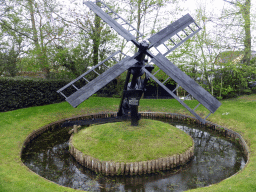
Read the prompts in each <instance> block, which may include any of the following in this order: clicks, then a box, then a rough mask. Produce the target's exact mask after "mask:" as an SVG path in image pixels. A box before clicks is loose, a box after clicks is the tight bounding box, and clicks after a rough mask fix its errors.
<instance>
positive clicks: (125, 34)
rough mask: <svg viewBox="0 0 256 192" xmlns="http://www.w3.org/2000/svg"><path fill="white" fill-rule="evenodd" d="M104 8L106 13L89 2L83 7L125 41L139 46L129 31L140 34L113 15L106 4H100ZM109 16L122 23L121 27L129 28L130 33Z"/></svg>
mask: <svg viewBox="0 0 256 192" xmlns="http://www.w3.org/2000/svg"><path fill="white" fill-rule="evenodd" d="M100 3H101V4H102V5H103V7H104V8H106V9H107V10H108V12H107V13H106V12H104V11H103V10H102V9H101V8H100V7H99V6H97V5H96V4H95V3H93V2H91V1H86V2H84V4H85V5H87V6H88V7H89V8H90V9H91V10H92V11H94V13H96V14H97V15H98V16H99V17H100V18H101V19H102V20H103V21H105V22H106V23H107V24H109V26H110V27H112V28H113V29H114V30H115V31H116V32H117V33H118V34H119V35H121V36H122V37H124V38H125V39H126V40H127V41H133V43H135V44H136V45H137V46H139V43H138V42H137V41H136V38H135V37H134V36H133V35H132V34H131V33H130V31H136V33H139V34H140V35H141V36H143V34H141V33H140V32H139V31H137V30H136V29H135V28H134V27H133V26H132V25H130V24H129V23H128V22H127V21H125V20H124V19H123V18H122V17H121V16H119V15H118V14H117V13H115V12H114V11H113V10H112V9H111V8H109V7H108V6H107V5H106V4H104V3H103V2H100ZM110 14H113V15H114V16H115V19H116V20H117V19H119V20H121V21H122V25H128V26H129V28H131V30H130V31H128V30H126V29H125V28H124V27H123V26H122V25H120V24H119V23H118V22H117V21H116V20H115V19H112V18H111V16H110Z"/></svg>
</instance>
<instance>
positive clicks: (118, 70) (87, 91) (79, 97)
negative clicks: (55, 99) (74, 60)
mask: <svg viewBox="0 0 256 192" xmlns="http://www.w3.org/2000/svg"><path fill="white" fill-rule="evenodd" d="M136 62H137V60H135V59H134V58H133V57H129V56H127V57H126V58H124V59H123V60H122V61H120V62H118V63H117V64H115V65H114V66H113V67H111V68H109V69H108V70H106V71H105V72H104V73H102V74H101V75H99V76H98V77H96V78H95V79H93V80H92V81H90V82H89V83H88V84H86V85H85V86H83V87H81V88H80V89H77V91H76V92H74V93H73V94H72V95H70V96H69V97H66V101H67V102H69V103H70V105H72V106H73V107H77V106H78V105H79V104H80V103H82V102H83V101H85V100H86V99H88V98H89V97H90V96H92V95H93V94H95V93H96V92H97V91H98V90H100V89H101V88H102V87H104V86H105V85H107V84H108V83H109V82H111V81H112V80H114V79H115V78H116V77H118V76H119V75H121V74H122V73H123V72H124V71H126V70H127V69H128V68H130V67H131V66H133V65H134V64H136ZM70 84H71V83H69V84H68V85H70ZM72 85H73V84H72ZM66 86H67V85H66ZM63 90H64V89H63V88H62V89H60V90H58V92H61V91H63Z"/></svg>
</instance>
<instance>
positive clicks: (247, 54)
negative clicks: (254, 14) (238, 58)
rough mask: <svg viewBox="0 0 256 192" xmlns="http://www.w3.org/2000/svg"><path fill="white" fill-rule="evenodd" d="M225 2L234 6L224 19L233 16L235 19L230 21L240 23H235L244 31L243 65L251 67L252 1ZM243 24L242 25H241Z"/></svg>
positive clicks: (226, 0)
mask: <svg viewBox="0 0 256 192" xmlns="http://www.w3.org/2000/svg"><path fill="white" fill-rule="evenodd" d="M224 1H225V2H228V3H229V4H231V5H232V6H233V9H231V10H228V11H227V13H225V15H223V16H222V18H227V17H230V16H232V17H233V19H232V20H230V18H229V20H230V21H231V22H233V21H234V19H236V20H238V22H235V25H239V26H240V27H242V29H243V35H244V37H243V38H242V41H243V46H244V58H243V63H245V64H246V65H250V60H251V48H252V43H251V39H252V37H251V0H233V1H228V0H224ZM240 23H241V24H240ZM228 26H229V27H232V26H234V24H232V23H229V24H228Z"/></svg>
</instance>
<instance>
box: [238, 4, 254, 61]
mask: <svg viewBox="0 0 256 192" xmlns="http://www.w3.org/2000/svg"><path fill="white" fill-rule="evenodd" d="M241 12H242V16H243V19H244V32H245V38H244V58H243V63H245V64H246V65H250V60H251V49H252V42H251V38H252V37H251V19H250V16H251V0H246V1H245V3H244V5H241Z"/></svg>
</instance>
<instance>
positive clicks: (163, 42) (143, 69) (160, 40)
mask: <svg viewBox="0 0 256 192" xmlns="http://www.w3.org/2000/svg"><path fill="white" fill-rule="evenodd" d="M99 2H100V1H99ZM84 4H85V5H87V6H88V7H89V8H90V9H91V10H92V11H94V12H95V13H96V14H97V15H98V16H99V17H101V19H102V20H103V21H104V22H106V23H107V24H108V25H109V26H110V27H111V28H113V29H114V30H115V31H116V32H117V33H118V34H119V35H121V36H122V37H123V38H125V39H126V40H127V41H131V42H132V43H134V44H135V46H137V47H138V52H137V53H135V54H134V55H133V56H132V57H130V56H126V55H125V54H123V53H122V52H121V51H118V52H116V53H114V54H112V55H111V56H109V57H108V58H107V59H105V60H104V61H102V62H100V63H99V64H97V65H96V66H94V67H92V68H91V69H90V70H88V71H86V72H85V73H84V74H82V75H80V76H79V77H78V78H76V79H75V80H73V81H71V82H70V83H69V84H67V85H66V86H64V87H62V88H61V89H59V90H58V91H57V92H58V93H60V94H62V95H63V96H64V97H65V98H66V101H67V102H69V103H70V104H71V105H72V106H73V107H77V106H78V105H79V104H81V103H82V102H83V101H85V100H86V99H88V98H89V97H90V96H92V95H93V94H95V93H96V92H97V91H98V90H100V89H101V88H103V87H104V86H105V85H107V84H108V83H110V82H111V81H112V80H114V79H115V78H116V77H118V76H119V75H121V74H122V73H123V72H125V71H126V70H128V72H127V76H126V81H125V85H124V91H123V95H122V98H121V102H120V106H119V110H118V113H117V116H118V117H127V116H130V115H131V124H132V125H135V126H136V125H138V120H139V118H140V116H139V114H138V105H139V100H140V98H141V96H142V94H143V92H144V91H145V86H146V84H147V81H148V80H149V78H151V79H153V80H154V81H155V82H156V83H158V85H159V86H161V87H162V88H163V89H164V90H165V91H166V92H168V93H169V94H170V95H171V96H172V97H173V98H175V99H176V100H177V101H179V103H181V104H182V105H183V106H184V107H185V108H186V109H187V110H188V111H190V112H191V113H192V114H193V115H194V116H195V117H196V118H197V119H198V120H199V121H200V122H201V123H203V124H204V123H205V120H206V118H207V117H208V116H209V115H210V114H211V113H214V112H215V111H216V110H217V109H218V108H219V106H220V105H221V103H220V102H219V101H218V100H217V99H216V98H214V97H213V96H212V95H211V94H210V93H208V92H207V91H206V90H205V89H204V88H202V87H201V86H200V85H198V84H197V83H196V82H195V81H194V80H193V79H191V78H190V77H189V76H188V75H186V74H185V73H184V72H182V71H181V70H180V69H179V68H178V67H177V66H175V65H174V64H173V63H172V62H171V61H169V60H168V59H167V58H166V57H165V56H166V55H167V54H169V53H170V52H172V51H173V50H175V49H176V48H177V47H179V46H180V45H181V44H182V43H184V42H185V41H186V40H188V39H189V38H190V37H192V36H194V35H195V34H196V33H198V32H199V31H200V30H201V28H200V27H199V26H198V25H197V24H196V23H195V21H194V19H193V18H192V17H191V16H190V15H189V14H187V15H185V16H183V17H182V18H180V19H178V20H177V21H175V22H173V23H172V24H170V25H168V26H167V27H166V28H164V29H162V30H161V31H159V32H158V33H156V34H154V35H153V36H151V37H150V38H149V39H147V40H146V41H142V42H138V41H137V40H136V39H137V37H135V36H134V35H133V34H132V33H131V32H132V31H133V32H134V31H135V32H136V34H140V36H143V34H141V33H140V32H138V31H137V30H136V29H135V28H134V27H132V26H131V25H130V24H129V23H128V22H127V21H125V20H124V19H123V18H122V17H121V16H119V15H118V14H117V13H115V12H114V11H113V10H112V9H111V8H109V7H108V6H107V5H106V4H104V3H103V2H100V4H101V7H99V6H98V5H97V4H95V3H93V2H91V1H86V2H84ZM124 26H128V28H129V30H127V29H125V28H124ZM152 49H154V50H155V54H153V53H152V52H153V51H152V52H151V50H152ZM163 50H164V51H163ZM119 54H122V55H124V56H125V58H124V59H122V60H121V61H119V62H118V61H117V59H116V56H117V55H119ZM145 57H148V58H149V59H150V62H148V60H147V59H145ZM108 61H114V62H115V63H116V64H115V65H113V66H112V67H108V66H107V65H105V64H104V63H106V62H108ZM151 63H152V64H155V65H156V66H158V67H159V70H162V71H163V72H164V73H165V74H166V75H167V76H168V78H167V79H166V80H164V81H162V82H161V80H160V79H158V78H157V77H156V76H155V75H156V73H157V72H158V71H159V70H158V71H157V72H156V73H154V74H152V73H151V72H152V70H153V69H154V67H153V65H151ZM102 71H103V72H102ZM100 72H101V74H100ZM92 73H94V75H96V76H97V77H95V78H93V79H89V78H87V77H89V75H90V74H92ZM144 74H145V78H144V79H143V78H142V76H143V75H144ZM130 79H131V81H130ZM169 79H173V80H174V81H175V82H176V83H177V87H176V89H175V90H170V89H168V88H167V87H166V86H165V85H164V84H165V82H166V81H168V80H169ZM78 82H80V84H81V82H82V83H83V86H80V87H78V86H77V85H76V84H77V83H78ZM179 86H181V87H182V88H183V89H185V90H186V91H187V92H188V93H189V95H191V96H192V97H193V98H194V99H196V100H197V101H198V102H199V103H198V105H197V106H196V107H195V108H194V109H192V108H190V107H189V106H188V105H187V104H186V103H185V102H184V101H183V100H181V99H180V98H179V97H178V96H177V95H176V94H175V91H176V90H177V88H178V87H179ZM69 87H73V88H74V89H73V90H74V91H73V93H72V94H71V95H69V96H67V95H65V94H64V92H65V89H67V88H69ZM200 104H202V105H203V106H204V107H205V108H206V109H208V110H209V112H210V113H209V115H207V116H206V117H205V118H202V117H200V116H199V115H198V114H197V113H196V112H195V110H196V108H197V107H198V106H199V105H200Z"/></svg>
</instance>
